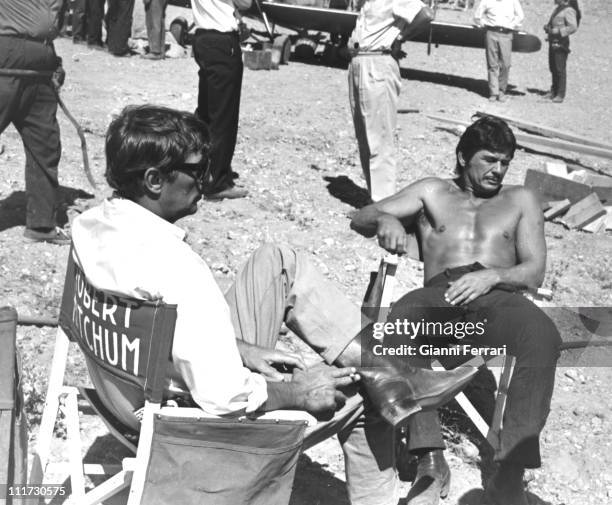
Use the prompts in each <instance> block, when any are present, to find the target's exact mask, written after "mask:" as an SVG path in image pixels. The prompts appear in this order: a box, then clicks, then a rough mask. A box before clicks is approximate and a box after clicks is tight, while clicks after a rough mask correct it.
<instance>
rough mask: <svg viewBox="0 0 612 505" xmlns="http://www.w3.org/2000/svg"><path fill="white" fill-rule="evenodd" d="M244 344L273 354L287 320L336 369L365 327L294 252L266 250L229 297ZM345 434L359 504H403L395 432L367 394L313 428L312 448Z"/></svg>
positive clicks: (308, 441) (351, 486)
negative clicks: (367, 399)
mask: <svg viewBox="0 0 612 505" xmlns="http://www.w3.org/2000/svg"><path fill="white" fill-rule="evenodd" d="M225 297H226V300H227V302H228V304H229V306H230V311H231V314H232V321H233V324H234V329H235V331H236V336H237V338H240V339H242V340H244V341H246V342H248V343H250V344H256V345H260V346H264V347H269V348H274V347H275V346H276V343H277V339H278V334H279V330H280V327H281V324H282V323H283V321H284V322H285V324H286V325H287V326H288V327H289V328H290V329H291V330H292V331H293V332H294V333H295V334H296V335H297V336H298V337H299V338H300V339H301V340H303V341H304V342H306V343H307V344H308V345H309V346H310V347H311V348H312V349H313V350H315V351H316V352H317V354H319V356H321V357H322V358H323V359H324V360H325V361H326V362H327V363H329V364H331V363H333V362H334V361H335V360H336V358H337V357H338V356H339V354H340V353H341V352H342V350H344V348H345V347H346V346H347V345H348V343H349V342H350V341H351V340H352V339H353V337H354V336H355V335H356V334H357V333H358V332H359V330H360V329H361V327H362V325H365V324H366V323H368V322H369V321H367V320H365V319H362V316H361V313H360V310H359V308H358V307H357V306H355V305H353V304H352V303H351V302H350V301H349V300H348V299H347V298H346V297H345V296H344V295H343V294H342V293H341V292H340V290H339V289H338V288H336V286H334V285H333V284H332V283H330V282H329V281H328V280H326V279H325V278H324V277H323V276H322V275H321V274H320V272H319V271H318V270H317V269H316V268H315V266H314V265H313V264H312V263H311V262H310V260H309V259H308V258H307V257H306V256H304V255H302V254H301V253H298V252H296V251H295V250H293V249H292V248H290V247H286V246H277V245H272V244H266V245H264V246H262V247H260V248H259V249H257V250H256V251H255V252H254V253H253V254H252V255H251V256H250V258H249V259H248V260H247V262H246V264H245V265H244V267H243V268H242V270H241V271H240V273H239V274H238V276H237V277H236V281H235V283H234V284H233V285H232V286H231V287H230V289H229V290H228V292H227V293H226V295H225ZM333 435H338V440H339V441H340V444H341V446H342V450H343V452H344V460H345V468H346V482H347V489H348V494H349V498H350V501H351V504H352V505H396V504H397V502H398V500H399V479H398V476H397V472H396V469H395V451H394V439H393V429H392V428H391V427H390V425H389V424H387V423H385V422H384V421H382V420H381V419H380V418H379V417H378V416H375V415H370V413H369V412H368V407H367V406H364V402H363V399H362V397H361V396H360V395H358V394H355V395H353V396H351V397H349V399H348V401H347V403H346V405H345V406H344V407H343V408H342V409H341V410H339V411H338V412H336V414H335V416H334V417H333V419H331V420H330V421H327V422H320V423H318V424H317V425H316V426H314V427H310V428H309V429H308V431H307V433H306V438H305V448H309V447H312V446H313V445H315V444H317V443H318V442H321V441H323V440H325V439H326V438H329V437H331V436H333Z"/></svg>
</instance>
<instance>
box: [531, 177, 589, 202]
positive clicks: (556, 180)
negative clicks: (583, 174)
mask: <svg viewBox="0 0 612 505" xmlns="http://www.w3.org/2000/svg"><path fill="white" fill-rule="evenodd" d="M524 185H525V187H527V188H531V189H533V190H534V191H537V192H538V194H539V195H540V199H541V200H542V201H550V200H565V199H567V200H569V201H570V203H572V204H573V203H576V202H579V201H580V200H582V199H583V198H585V197H586V196H588V195H589V194H591V193H592V192H593V189H592V188H591V187H590V186H587V185H586V184H580V183H579V182H574V181H572V180H570V179H565V178H564V177H557V176H556V175H551V174H545V173H544V172H538V171H537V170H532V169H527V174H526V175H525V182H524Z"/></svg>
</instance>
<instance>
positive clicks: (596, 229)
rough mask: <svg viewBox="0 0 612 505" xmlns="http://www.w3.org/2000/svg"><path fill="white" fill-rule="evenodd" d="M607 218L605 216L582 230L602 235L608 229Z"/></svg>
mask: <svg viewBox="0 0 612 505" xmlns="http://www.w3.org/2000/svg"><path fill="white" fill-rule="evenodd" d="M606 217H607V216H606V215H605V214H604V215H603V216H601V217H599V218H597V219H596V220H595V221H593V222H592V223H589V224H587V225H586V226H583V227H582V228H580V229H581V230H582V231H586V232H589V233H601V232H603V231H604V230H605V229H606Z"/></svg>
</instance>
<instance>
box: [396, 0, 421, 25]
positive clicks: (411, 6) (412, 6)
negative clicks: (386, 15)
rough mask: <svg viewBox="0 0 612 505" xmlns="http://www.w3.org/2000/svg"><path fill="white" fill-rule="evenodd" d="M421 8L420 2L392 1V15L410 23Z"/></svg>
mask: <svg viewBox="0 0 612 505" xmlns="http://www.w3.org/2000/svg"><path fill="white" fill-rule="evenodd" d="M423 7H425V4H424V3H423V2H421V0H393V15H394V16H397V17H398V18H402V19H404V20H406V21H407V22H408V23H412V20H413V19H414V18H415V17H416V15H417V14H418V13H419V12H420V10H421V9H422V8H423Z"/></svg>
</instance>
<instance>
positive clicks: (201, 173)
mask: <svg viewBox="0 0 612 505" xmlns="http://www.w3.org/2000/svg"><path fill="white" fill-rule="evenodd" d="M209 165H210V164H209V161H208V158H202V160H201V161H199V162H198V163H181V164H180V165H177V166H175V167H172V170H174V171H177V172H182V173H184V174H187V175H188V176H190V177H193V178H194V179H195V181H196V184H197V185H198V187H199V189H200V190H202V189H204V188H205V187H206V184H207V183H209V182H210V172H209V168H210V166H209Z"/></svg>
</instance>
